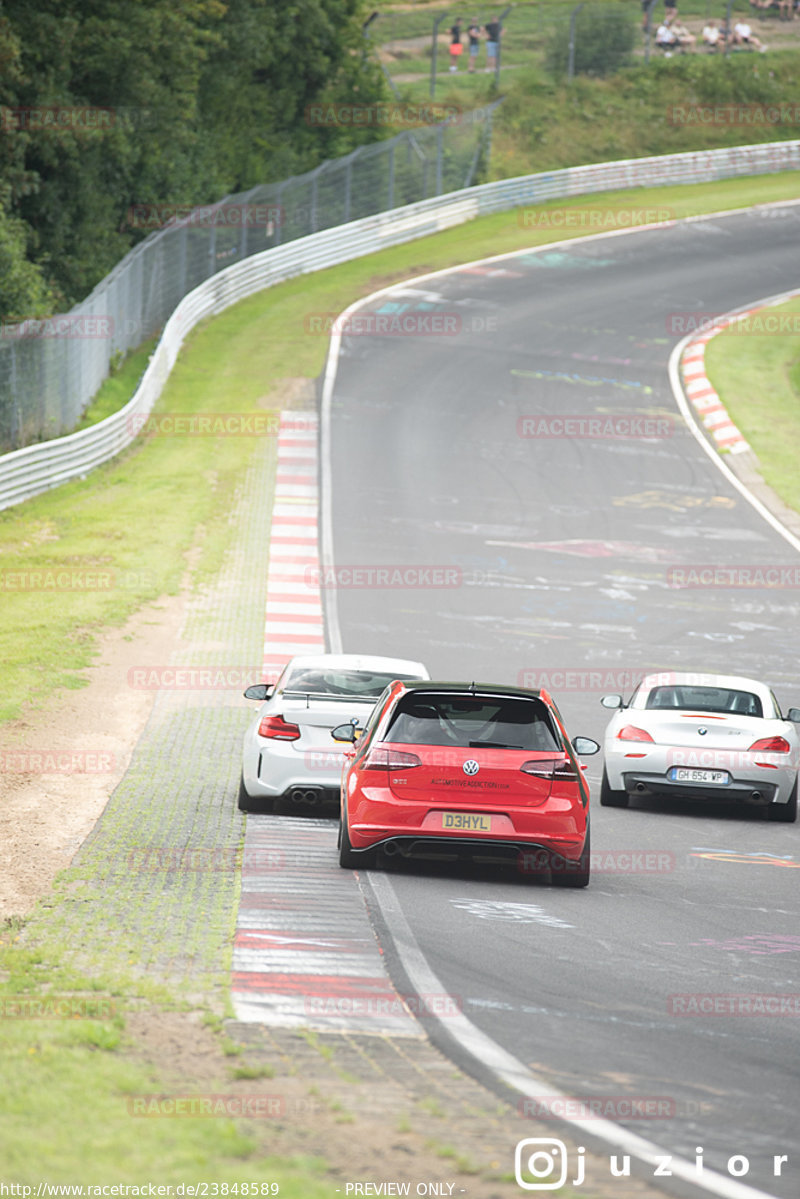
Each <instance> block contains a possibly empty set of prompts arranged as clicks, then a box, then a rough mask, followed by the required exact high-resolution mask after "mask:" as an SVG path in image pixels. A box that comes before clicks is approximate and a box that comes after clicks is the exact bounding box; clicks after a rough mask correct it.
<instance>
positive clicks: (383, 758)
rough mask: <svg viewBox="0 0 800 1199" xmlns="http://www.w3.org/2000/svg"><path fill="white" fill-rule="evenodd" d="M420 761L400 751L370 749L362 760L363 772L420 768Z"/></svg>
mask: <svg viewBox="0 0 800 1199" xmlns="http://www.w3.org/2000/svg"><path fill="white" fill-rule="evenodd" d="M421 765H422V759H421V758H418V757H417V755H416V754H407V753H404V752H403V751H402V750H400V749H371V750H370V751H369V753H368V754H367V756H366V758H365V759H364V770H410V769H411V768H412V766H421Z"/></svg>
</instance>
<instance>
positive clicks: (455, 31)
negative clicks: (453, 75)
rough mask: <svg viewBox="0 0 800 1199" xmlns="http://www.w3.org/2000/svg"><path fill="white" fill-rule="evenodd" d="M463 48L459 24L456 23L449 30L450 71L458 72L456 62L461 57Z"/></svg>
mask: <svg viewBox="0 0 800 1199" xmlns="http://www.w3.org/2000/svg"><path fill="white" fill-rule="evenodd" d="M463 49H464V47H463V46H462V45H461V22H460V21H458V20H457V21H456V23H455V25H453V26H451V28H450V70H451V71H457V70H458V60H459V58H460V57H461V51H462V50H463Z"/></svg>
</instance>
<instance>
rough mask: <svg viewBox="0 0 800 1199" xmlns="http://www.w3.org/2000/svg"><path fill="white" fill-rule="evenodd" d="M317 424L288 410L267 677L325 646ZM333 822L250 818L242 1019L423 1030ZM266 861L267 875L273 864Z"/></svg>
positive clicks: (275, 524)
mask: <svg viewBox="0 0 800 1199" xmlns="http://www.w3.org/2000/svg"><path fill="white" fill-rule="evenodd" d="M317 432H318V430H317V418H316V416H310V415H309V414H307V413H303V414H302V416H301V415H299V414H297V413H291V412H284V413H282V414H281V420H280V428H279V433H278V465H277V472H276V482H275V503H274V507H273V512H272V530H271V537H270V560H269V571H268V576H267V603H266V615H265V625H264V678H265V679H268V680H269V681H273V682H274V681H275V679H276V678H277V677H278V675H279V674H280V672H281V670H282V669H283V667H284V666H285V665H286V663H287V662H288V661H289V659H290V658H291V657H292V656H293V655H294V654H308V653H321V652H324V650H325V636H324V625H323V617H322V597H321V594H320V588H319V581H318V580H319V573H320V572H319V553H318V549H317V540H318V539H317V521H318V516H317V512H318V493H317ZM336 827H337V826H336V824H335V823H334V822H333V821H331V820H321V819H310V818H303V817H300V818H297V817H285V816H272V815H265V816H258V815H257V814H253V813H251V814H250V815H249V816H248V817H247V824H246V830H245V843H244V853H243V858H242V893H241V897H240V901H239V913H238V918H237V927H236V934H235V939H234V949H233V979H232V1000H233V1005H234V1011H235V1013H236V1018H237V1020H241V1021H243V1022H246V1023H259V1024H269V1025H273V1026H280V1027H284V1028H311V1029H315V1030H317V1031H327V1032H359V1033H376V1034H379V1035H386V1034H387V1033H391V1034H392V1035H393V1036H403V1037H415V1038H421V1037H423V1036H424V1035H425V1034H424V1032H423V1031H422V1028H421V1026H420V1025H419V1023H418V1022H417V1020H416V1019H415V1018H414V1015H413V1013H412V1012H411V1010H410V1009H409V1006H408V1004H407V1002H406V1001H405V1000H404V999H403V998H402V997H401V996H400V995H398V994H397V992H396V991H395V989H394V987H393V986H392V983H391V981H390V979H389V976H388V974H387V973H386V969H385V967H384V964H383V957H382V954H381V951H380V949H379V947H378V944H377V942H376V940H375V934H374V932H373V929H372V925H371V923H370V920H369V915H368V913H367V908H366V904H365V903H364V898H363V895H362V893H361V890H360V888H359V885H358V882H357V879H356V877H355V875H354V872H353V871H349V870H348V871H346V870H342V869H341V868H340V866H339V864H338V861H337V856H336ZM265 863H268V865H269V868H265Z"/></svg>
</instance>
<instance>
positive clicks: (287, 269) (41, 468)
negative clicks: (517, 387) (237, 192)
mask: <svg viewBox="0 0 800 1199" xmlns="http://www.w3.org/2000/svg"><path fill="white" fill-rule="evenodd" d="M797 169H800V141H790V142H771V143H768V144H766V145H762V146H738V147H732V148H730V149H725V150H709V151H703V152H701V153H688V154H671V155H665V156H662V157H659V158H639V159H629V160H627V161H623V162H610V163H599V164H597V165H594V166H585V167H570V168H568V169H566V170H561V171H553V172H549V173H545V174H539V175H525V176H521V177H519V178H516V179H503V180H500V181H498V182H496V183H486V184H483V185H481V186H480V187H474V188H467V189H465V190H463V191H457V192H451V193H449V194H448V195H445V196H439V197H436V198H434V199H430V200H423V201H420V202H419V203H417V204H410V205H408V206H406V207H405V208H396V209H393V210H392V211H390V212H383V213H379V214H378V215H376V216H370V217H365V218H363V219H362V220H359V221H353V222H351V223H350V224H347V225H339V226H337V227H335V228H333V229H326V230H324V231H323V232H321V233H314V234H311V235H310V236H308V237H302V238H299V239H298V240H297V241H293V242H290V243H288V244H287V245H284V246H278V247H276V248H274V249H271V250H265V251H263V252H262V253H260V254H254V255H253V256H252V257H250V258H246V259H245V260H244V261H243V262H239V263H237V264H236V265H234V266H231V267H228V268H227V269H226V270H223V271H220V272H219V273H218V274H216V275H213V276H212V277H211V278H209V279H207V280H206V282H204V283H202V284H200V286H199V287H196V288H195V289H194V290H193V291H191V292H189V294H188V295H187V296H185V297H184V299H183V300H181V302H180V303H179V304H178V306H177V308H175V310H174V312H173V313H172V315H171V317H170V318H169V320H168V321H167V324H166V327H165V328H164V331H163V334H162V336H161V340H160V341H159V343H158V346H157V348H156V350H155V352H154V353H153V356H152V358H151V360H150V364H149V366H148V368H147V371H146V372H145V374H144V376H143V378H142V381H141V383H140V385H139V387H138V389H137V391H136V393H135V395H134V396H133V398H132V399H131V400H130V401H129V403H128V404H126V405H125V407H124V408H122V409H121V410H120V411H119V412H116V413H115V414H114V415H113V416H109V417H107V418H106V419H105V420H104V421H101V422H100V423H99V424H97V425H94V426H92V427H91V428H89V429H84V430H81V432H79V433H72V434H70V435H68V436H67V437H60V438H57V439H55V440H53V441H46V442H42V443H40V444H37V445H32V446H27V447H26V448H24V449H21V450H15V451H13V452H12V453H10V454H6V455H4V456H3V457H0V509H2V508H8V507H10V506H11V505H13V504H18V503H20V502H21V501H22V500H25V499H28V498H30V497H31V496H34V495H38V494H40V493H41V492H43V491H46V490H48V489H49V488H51V487H56V486H58V485H59V484H61V483H64V482H66V481H68V480H69V479H74V478H78V477H81V476H83V475H86V474H87V473H88V472H89V471H90V470H92V469H94V467H95V466H98V465H100V463H102V462H106V461H107V460H108V459H109V458H112V457H113V456H114V455H115V454H117V453H119V451H120V450H122V449H124V447H125V446H127V445H129V444H130V443H131V442H132V441H133V440H134V438H135V436H136V432H137V429H138V428H139V427H140V424H141V418H142V417H144V416H146V415H147V414H148V413H149V412H150V411H151V409H152V407H153V405H154V404H155V402H156V400H157V399H158V397H159V395H160V394H161V390H162V388H163V386H164V382H165V380H166V378H167V376H168V375H169V372H170V371H171V369H172V366H173V364H174V362H175V359H176V357H177V355H178V352H179V350H180V347H181V345H182V343H183V339H184V337H185V336H186V334H187V333H188V332H189V331H190V330H191V329H192V328H193V327H194V326H195V325H196V324H197V323H198V322H199V321H201V320H204V319H205V318H206V317H209V316H215V315H217V314H218V313H220V312H222V311H224V309H225V308H227V307H228V306H229V305H231V304H235V303H237V301H239V300H242V299H244V298H245V297H246V296H250V295H252V294H253V293H254V292H257V291H260V290H262V289H263V288H266V287H271V286H272V285H273V284H275V283H280V282H281V281H282V280H284V279H290V278H292V277H294V276H296V275H302V274H307V273H309V272H311V271H317V270H321V269H323V268H324V267H328V266H335V265H336V264H337V263H341V262H347V261H348V260H350V259H353V258H359V257H362V256H363V255H365V254H372V253H374V252H375V251H376V250H382V249H383V248H384V247H386V246H392V245H398V244H400V243H402V242H407V241H413V240H414V239H415V238H418V237H424V236H425V235H426V234H429V233H436V232H438V231H439V230H441V229H447V228H449V227H451V226H453V225H460V224H463V223H464V222H465V221H469V220H471V219H473V218H474V217H476V216H480V215H482V214H485V213H490V212H502V211H507V210H509V209H512V208H517V207H520V206H521V205H524V204H537V203H542V202H543V201H546V200H554V199H563V198H566V197H568V196H577V195H587V194H590V193H592V192H598V191H609V190H614V189H623V188H640V187H644V188H646V187H655V186H659V185H663V184H667V183H703V182H709V181H712V180H715V179H726V178H731V177H734V176H737V175H759V174H769V173H773V172H777V171H786V170H797ZM137 418H139V419H137Z"/></svg>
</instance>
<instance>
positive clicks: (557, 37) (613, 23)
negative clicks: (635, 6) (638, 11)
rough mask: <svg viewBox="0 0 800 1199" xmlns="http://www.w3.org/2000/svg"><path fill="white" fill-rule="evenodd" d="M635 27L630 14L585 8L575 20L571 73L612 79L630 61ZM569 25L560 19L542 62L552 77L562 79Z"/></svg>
mask: <svg viewBox="0 0 800 1199" xmlns="http://www.w3.org/2000/svg"><path fill="white" fill-rule="evenodd" d="M636 31H637V25H636V21H635V18H634V15H633V13H632V12H630V11H629V10H628V9H626V8H623V7H622V6H621V5H619V6H617V7H615V8H605V7H598V6H596V5H589V4H587V5H585V6H584V7H583V8H582V9H581V11H580V12H579V13H578V15H577V17H576V19H575V72H576V74H578V75H612V74H613V73H614V72H615V71H618V70H619V68H620V67H621V66H624V65H625V63H626V62H627V61H628V60H629V58H630V53H631V50H632V49H633V46H634V43H635V41H636ZM569 35H570V22H569V19H568V18H566V17H565V18H564V19H563V20H562V21H561V22H560V23H559V25H558V27H557V28H556V30H555V32H554V33H553V35H552V37H551V39H550V44H549V45H548V47H547V53H546V62H547V66H548V68H549V70H551V71H552V72H553V74H554V75H556V76H561V75H565V74H566V73H567V67H568V62H569Z"/></svg>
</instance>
